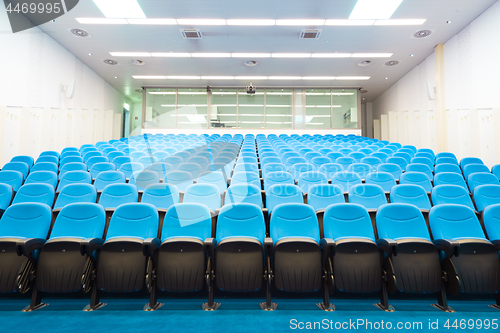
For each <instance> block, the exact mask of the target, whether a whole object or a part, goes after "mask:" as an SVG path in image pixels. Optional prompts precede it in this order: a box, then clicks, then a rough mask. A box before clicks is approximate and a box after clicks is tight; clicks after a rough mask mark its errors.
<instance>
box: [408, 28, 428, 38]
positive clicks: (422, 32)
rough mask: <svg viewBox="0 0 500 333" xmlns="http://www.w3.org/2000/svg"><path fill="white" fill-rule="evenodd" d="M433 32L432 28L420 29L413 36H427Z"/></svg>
mask: <svg viewBox="0 0 500 333" xmlns="http://www.w3.org/2000/svg"><path fill="white" fill-rule="evenodd" d="M431 34H432V30H419V31H417V32H415V33H414V34H413V38H426V37H429V36H430V35H431Z"/></svg>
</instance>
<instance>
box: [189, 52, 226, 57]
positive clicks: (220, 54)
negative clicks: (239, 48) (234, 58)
mask: <svg viewBox="0 0 500 333" xmlns="http://www.w3.org/2000/svg"><path fill="white" fill-rule="evenodd" d="M191 56H192V57H193V58H229V57H231V53H191Z"/></svg>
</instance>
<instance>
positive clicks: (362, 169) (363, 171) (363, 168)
mask: <svg viewBox="0 0 500 333" xmlns="http://www.w3.org/2000/svg"><path fill="white" fill-rule="evenodd" d="M371 169H372V167H371V166H370V165H369V164H366V163H354V164H351V165H349V167H348V168H347V171H349V172H355V173H357V174H358V175H359V177H361V180H364V179H365V178H366V175H367V174H369V173H370V172H371Z"/></svg>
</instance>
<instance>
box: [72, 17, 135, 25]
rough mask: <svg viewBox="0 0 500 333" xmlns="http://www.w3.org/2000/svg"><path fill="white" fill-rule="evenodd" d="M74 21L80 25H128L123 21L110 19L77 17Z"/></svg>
mask: <svg viewBox="0 0 500 333" xmlns="http://www.w3.org/2000/svg"><path fill="white" fill-rule="evenodd" d="M76 21H77V22H78V23H81V24H128V22H127V20H125V19H112V18H102V17H96V18H86V17H77V18H76Z"/></svg>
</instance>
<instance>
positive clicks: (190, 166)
mask: <svg viewBox="0 0 500 333" xmlns="http://www.w3.org/2000/svg"><path fill="white" fill-rule="evenodd" d="M177 170H179V171H186V172H189V173H191V175H192V176H193V179H196V178H198V176H199V175H200V174H201V173H202V172H203V170H202V168H201V167H200V165H198V164H196V163H182V164H180V165H179V166H178V167H177Z"/></svg>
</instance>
